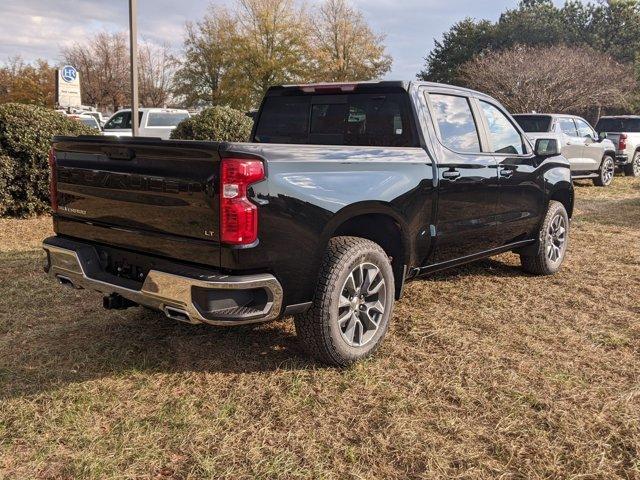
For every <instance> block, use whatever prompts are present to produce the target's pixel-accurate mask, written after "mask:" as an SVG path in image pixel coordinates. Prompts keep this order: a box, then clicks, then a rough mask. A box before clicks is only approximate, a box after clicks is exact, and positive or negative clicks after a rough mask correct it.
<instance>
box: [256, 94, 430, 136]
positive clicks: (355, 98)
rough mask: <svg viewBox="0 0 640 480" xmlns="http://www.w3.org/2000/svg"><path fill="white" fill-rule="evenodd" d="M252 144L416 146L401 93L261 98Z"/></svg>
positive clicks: (406, 98) (407, 108)
mask: <svg viewBox="0 0 640 480" xmlns="http://www.w3.org/2000/svg"><path fill="white" fill-rule="evenodd" d="M254 141H255V142H257V143H296V144H312V145H359V146H377V147H417V146H419V144H418V140H417V135H416V133H415V127H414V125H413V117H412V115H411V105H410V103H409V98H408V95H407V94H406V93H405V94H403V93H389V94H368V93H367V94H363V93H354V94H344V95H307V96H282V97H267V98H266V100H265V103H264V105H263V107H262V111H261V113H260V118H259V120H258V125H257V127H256V132H255V136H254Z"/></svg>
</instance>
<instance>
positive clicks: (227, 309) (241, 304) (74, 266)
mask: <svg viewBox="0 0 640 480" xmlns="http://www.w3.org/2000/svg"><path fill="white" fill-rule="evenodd" d="M42 247H43V248H44V250H45V252H46V253H47V260H46V266H45V271H46V272H47V273H48V274H49V275H50V276H52V277H54V278H56V279H57V280H58V282H60V283H61V284H63V285H67V286H72V287H75V288H84V289H88V290H95V291H98V292H101V293H102V294H104V295H106V296H109V295H119V296H120V297H123V298H125V299H127V300H129V301H130V302H133V303H135V304H138V305H143V306H146V307H149V308H152V309H154V310H159V311H161V312H164V313H165V314H166V315H167V316H168V317H170V318H174V319H176V320H181V321H187V322H189V323H208V324H212V325H242V324H248V323H259V322H266V321H270V320H274V319H276V318H278V317H279V316H280V311H281V309H282V298H283V293H282V286H281V285H280V283H279V282H278V280H277V279H276V278H275V277H274V276H273V275H269V274H256V275H238V276H231V275H226V274H223V273H221V272H217V271H215V270H208V269H201V268H195V267H191V266H186V265H183V264H179V263H171V262H167V261H164V262H162V268H161V269H154V268H150V269H149V270H148V272H146V273H145V275H144V278H143V279H141V281H140V282H136V281H135V280H131V279H129V278H122V277H119V276H117V275H114V274H112V273H109V272H108V271H106V269H105V268H104V264H105V258H104V257H105V255H108V254H107V253H105V252H104V251H100V252H99V251H98V248H97V247H95V246H93V245H91V244H87V243H83V242H77V241H74V240H70V239H67V238H62V237H50V238H48V239H46V240H45V241H44V242H43V245H42ZM111 250H113V249H111Z"/></svg>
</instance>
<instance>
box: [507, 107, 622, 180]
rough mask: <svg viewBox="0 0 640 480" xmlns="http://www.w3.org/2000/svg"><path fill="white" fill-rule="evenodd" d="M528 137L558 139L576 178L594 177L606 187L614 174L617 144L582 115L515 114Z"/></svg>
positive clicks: (563, 154)
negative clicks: (596, 129) (598, 132)
mask: <svg viewBox="0 0 640 480" xmlns="http://www.w3.org/2000/svg"><path fill="white" fill-rule="evenodd" d="M513 118H515V119H516V121H517V122H518V123H519V124H520V126H521V127H522V129H523V130H524V131H525V132H526V133H527V135H528V137H529V138H530V139H531V140H532V141H535V140H536V139H537V138H542V137H545V138H547V137H551V138H555V139H557V141H558V144H559V145H560V151H561V153H562V156H564V157H565V158H566V159H567V160H569V163H570V164H571V175H572V176H573V178H574V179H583V178H591V179H593V183H595V184H596V185H598V186H600V187H606V186H608V185H610V184H611V182H612V181H613V176H614V174H615V158H616V147H615V145H614V144H613V142H611V141H610V140H607V139H606V138H605V136H599V135H598V134H597V133H596V131H595V130H594V128H593V127H592V126H591V125H590V124H589V122H587V121H586V120H585V119H584V118H582V117H576V116H574V115H557V114H531V113H527V114H516V115H514V116H513Z"/></svg>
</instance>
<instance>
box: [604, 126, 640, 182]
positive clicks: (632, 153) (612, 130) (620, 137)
mask: <svg viewBox="0 0 640 480" xmlns="http://www.w3.org/2000/svg"><path fill="white" fill-rule="evenodd" d="M596 130H597V131H598V133H599V134H600V135H603V134H606V135H607V138H608V139H609V140H611V141H612V142H613V143H614V145H615V146H616V163H617V164H618V166H619V167H620V168H622V169H623V170H624V173H625V175H628V176H630V177H640V115H620V116H617V117H602V118H600V120H598V123H597V124H596Z"/></svg>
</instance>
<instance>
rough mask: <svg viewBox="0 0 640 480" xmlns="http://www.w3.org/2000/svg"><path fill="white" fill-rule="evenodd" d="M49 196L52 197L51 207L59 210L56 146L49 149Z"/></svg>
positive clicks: (55, 210)
mask: <svg viewBox="0 0 640 480" xmlns="http://www.w3.org/2000/svg"><path fill="white" fill-rule="evenodd" d="M49 175H50V180H49V196H50V198H51V208H52V209H53V211H54V212H57V211H58V166H57V162H56V151H55V149H54V148H52V149H51V150H49Z"/></svg>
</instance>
